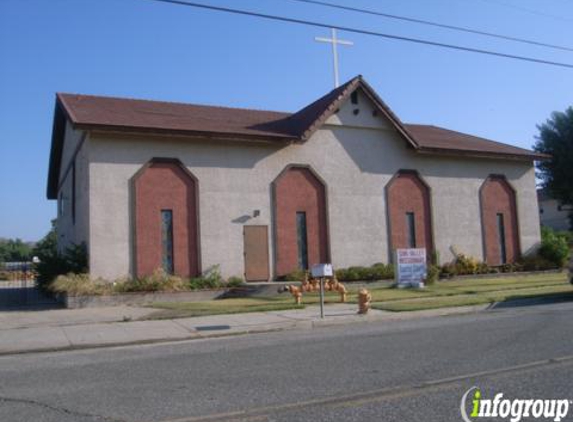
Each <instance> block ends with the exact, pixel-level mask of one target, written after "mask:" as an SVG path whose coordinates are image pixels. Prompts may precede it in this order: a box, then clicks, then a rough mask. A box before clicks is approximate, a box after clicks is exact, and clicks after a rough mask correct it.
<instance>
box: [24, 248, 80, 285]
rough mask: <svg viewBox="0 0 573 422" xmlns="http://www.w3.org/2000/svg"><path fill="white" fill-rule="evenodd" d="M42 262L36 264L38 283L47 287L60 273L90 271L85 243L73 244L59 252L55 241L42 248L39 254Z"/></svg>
mask: <svg viewBox="0 0 573 422" xmlns="http://www.w3.org/2000/svg"><path fill="white" fill-rule="evenodd" d="M37 256H38V258H39V259H40V262H39V263H37V264H35V271H36V273H37V274H38V277H37V281H38V285H39V286H40V287H42V288H46V287H47V286H49V285H50V283H51V282H52V281H54V280H55V279H56V277H58V276H59V275H65V274H69V273H74V274H86V273H87V272H88V252H87V247H86V245H85V243H81V244H79V245H76V244H73V245H71V246H69V247H67V248H66V249H65V250H64V252H63V253H59V252H58V251H57V249H56V245H55V244H54V243H52V244H50V245H49V246H47V247H45V248H43V249H41V250H40V251H39V253H38V254H37Z"/></svg>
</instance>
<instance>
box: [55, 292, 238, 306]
mask: <svg viewBox="0 0 573 422" xmlns="http://www.w3.org/2000/svg"><path fill="white" fill-rule="evenodd" d="M228 291H229V290H228V289H221V290H199V291H195V292H142V293H124V294H118V295H109V296H69V295H67V294H65V293H64V294H60V295H58V296H57V299H58V302H60V303H61V304H62V305H63V306H64V307H66V308H68V309H80V308H102V307H106V306H121V305H147V304H149V303H153V302H203V301H207V300H213V299H217V298H219V297H223V296H224V295H225V294H226V293H228Z"/></svg>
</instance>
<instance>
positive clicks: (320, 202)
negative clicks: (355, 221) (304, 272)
mask: <svg viewBox="0 0 573 422" xmlns="http://www.w3.org/2000/svg"><path fill="white" fill-rule="evenodd" d="M271 191H272V210H273V224H272V227H273V245H274V270H275V271H274V272H275V275H276V276H277V277H280V276H283V275H285V274H287V273H289V272H291V271H293V270H296V269H297V267H298V261H297V258H298V255H297V253H298V248H297V237H296V236H297V233H296V224H295V223H296V212H297V211H303V212H305V213H306V215H307V233H308V236H307V238H308V261H309V266H310V265H312V264H316V263H319V262H330V243H329V242H330V236H329V225H328V205H327V204H328V197H327V185H326V183H325V182H324V180H323V179H322V178H321V177H320V176H319V175H318V174H317V173H316V172H315V171H314V170H313V169H312V168H311V167H310V166H309V165H305V164H291V165H288V166H286V167H285V168H284V169H283V170H282V171H281V172H280V173H279V175H278V176H277V177H276V178H275V179H274V180H273V182H272V183H271Z"/></svg>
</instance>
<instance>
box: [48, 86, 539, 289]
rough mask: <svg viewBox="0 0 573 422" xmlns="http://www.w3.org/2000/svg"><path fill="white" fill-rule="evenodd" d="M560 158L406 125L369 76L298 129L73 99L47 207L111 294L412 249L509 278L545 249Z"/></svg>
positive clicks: (339, 92) (370, 259) (274, 121)
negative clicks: (490, 268)
mask: <svg viewBox="0 0 573 422" xmlns="http://www.w3.org/2000/svg"><path fill="white" fill-rule="evenodd" d="M483 123H484V124H487V122H483ZM545 158H547V157H546V156H544V155H542V154H537V153H535V152H532V151H529V150H526V149H522V148H518V147H515V146H511V145H506V144H502V143H499V142H494V141H491V140H487V139H483V138H479V137H476V136H472V135H468V134H465V133H460V132H455V131H452V130H448V129H444V128H440V127H436V126H428V125H418V124H406V123H403V122H402V121H401V120H400V119H399V117H398V116H396V115H395V114H394V113H393V112H392V110H390V108H389V107H388V106H387V105H386V104H385V103H384V102H383V101H382V99H381V98H380V97H379V96H378V95H377V94H376V92H375V91H374V90H373V89H372V87H370V86H369V85H368V84H367V83H366V81H365V80H364V79H363V78H362V77H361V76H358V77H356V78H353V79H351V80H350V81H348V82H347V83H345V84H344V85H341V86H340V87H338V88H336V89H334V90H333V91H331V92H329V93H328V94H326V95H325V96H323V97H322V98H319V99H318V100H316V101H315V102H313V103H311V104H309V105H308V106H306V107H304V108H303V109H301V110H299V111H297V112H295V113H285V112H274V111H261V110H250V109H239V108H226V107H213V106H202V105H193V104H181V103H169V102H159V101H146V100H145V101H144V100H133V99H122V98H110V97H99V96H90V95H76V94H57V96H56V105H55V113H54V122H53V133H52V145H51V153H50V164H49V175H48V186H47V195H48V198H49V199H54V200H57V201H58V220H57V232H58V244H59V247H60V248H62V249H63V248H65V247H66V246H68V245H70V244H73V243H76V244H78V243H82V242H85V244H86V245H87V248H88V252H89V266H90V273H91V274H92V276H94V277H102V278H104V279H107V280H113V279H116V278H118V277H124V276H141V275H146V274H150V273H152V272H153V271H154V270H156V269H158V268H163V269H164V270H165V271H167V272H169V273H174V274H178V275H182V276H195V275H198V274H200V273H202V272H204V271H206V270H208V269H209V268H211V267H213V266H215V265H220V270H221V273H222V275H223V276H225V277H229V276H232V275H236V276H242V277H244V278H245V279H246V280H247V281H267V280H273V279H276V278H278V277H280V276H283V275H285V274H287V273H289V272H292V271H293V270H296V269H299V268H309V267H310V266H312V265H313V264H316V263H324V262H331V263H332V264H333V265H334V267H335V268H342V267H349V266H353V265H365V266H366V265H372V264H374V263H377V262H384V263H387V262H391V261H392V259H393V251H394V250H395V249H396V248H410V247H411V248H414V247H416V248H426V251H427V255H428V256H432V255H433V256H436V257H437V258H438V260H439V262H440V263H441V264H443V263H446V262H449V261H451V260H452V259H453V258H454V257H455V255H454V254H455V253H464V254H466V255H470V256H473V257H475V258H478V259H480V260H484V261H486V262H487V263H488V264H491V265H501V264H503V263H506V262H512V261H515V260H516V259H518V258H519V256H520V255H522V254H527V253H530V252H532V251H534V250H535V249H536V247H537V246H538V244H539V241H540V230H539V216H538V207H537V195H536V189H535V174H534V161H535V160H540V159H545Z"/></svg>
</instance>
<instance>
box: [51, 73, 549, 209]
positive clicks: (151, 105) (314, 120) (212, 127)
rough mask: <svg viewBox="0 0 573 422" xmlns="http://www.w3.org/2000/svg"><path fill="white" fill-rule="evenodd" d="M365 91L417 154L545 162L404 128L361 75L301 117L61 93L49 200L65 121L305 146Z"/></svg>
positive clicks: (488, 144)
mask: <svg viewBox="0 0 573 422" xmlns="http://www.w3.org/2000/svg"><path fill="white" fill-rule="evenodd" d="M357 89H361V90H362V92H363V93H364V94H365V95H366V96H368V97H369V98H370V100H372V102H373V103H374V104H375V105H376V106H377V107H378V110H379V111H380V112H381V113H382V114H383V115H384V116H386V117H387V118H388V119H389V120H390V122H392V124H393V125H394V128H395V129H396V131H397V132H398V133H400V134H401V135H402V136H403V138H404V139H405V141H406V142H407V143H408V144H409V145H410V146H411V147H412V148H413V149H414V150H415V151H417V152H422V153H433V154H457V155H473V156H488V157H496V158H503V159H521V160H523V159H525V160H536V159H545V158H547V156H546V155H543V154H536V153H534V152H532V151H528V150H526V149H523V148H518V147H514V146H511V145H507V144H501V143H499V142H494V141H490V140H488V139H483V138H478V137H476V136H472V135H468V134H465V133H460V132H454V131H451V130H448V129H442V128H438V127H435V126H426V125H405V124H403V123H402V122H401V121H400V119H399V118H398V117H397V116H396V115H395V114H394V113H393V112H392V110H391V109H390V108H389V107H388V106H387V105H386V104H385V103H384V101H382V99H381V98H380V97H379V96H378V94H376V92H375V91H374V90H373V89H372V88H371V87H370V85H368V84H367V83H366V81H364V80H363V79H362V77H361V76H357V77H355V78H353V79H351V80H350V81H348V82H347V83H345V84H344V85H341V86H340V87H338V88H336V89H334V90H332V91H331V92H329V93H328V94H326V95H324V96H323V97H321V98H319V99H318V100H316V101H315V102H313V103H311V104H309V105H308V106H306V107H304V108H303V109H301V110H299V111H298V112H296V113H284V112H276V111H265V110H248V109H240V108H229V107H213V106H204V105H194V104H182V103H173V102H163V101H147V100H133V99H125V98H112V97H100V96H93V95H78V94H57V96H56V109H55V112H54V126H53V130H52V148H51V152H50V167H49V174H48V198H49V199H55V198H56V196H57V192H58V179H59V172H60V164H61V154H62V148H63V138H64V130H65V119H66V118H67V119H69V120H70V122H71V123H72V124H73V125H74V127H76V128H78V129H86V130H102V131H123V132H136V133H137V132H149V133H157V134H174V135H185V136H190V137H193V136H201V137H205V136H206V137H211V138H217V139H244V140H265V141H271V142H285V141H286V142H290V141H295V142H304V141H306V140H307V139H309V138H310V137H311V136H312V134H313V133H314V132H315V131H316V130H318V129H319V128H320V127H321V126H322V124H323V123H324V122H325V121H326V120H327V119H328V117H330V116H331V115H332V114H334V113H335V112H336V110H337V109H338V108H339V107H340V105H341V104H342V103H343V102H344V101H346V99H347V98H348V97H350V95H351V94H352V93H353V92H354V91H356V90H357Z"/></svg>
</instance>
